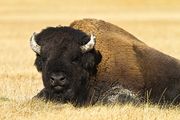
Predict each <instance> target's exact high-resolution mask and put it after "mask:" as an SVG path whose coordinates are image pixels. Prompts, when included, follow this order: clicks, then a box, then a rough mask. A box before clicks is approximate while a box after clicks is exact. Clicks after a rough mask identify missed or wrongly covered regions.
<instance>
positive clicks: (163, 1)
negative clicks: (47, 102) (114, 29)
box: [0, 0, 180, 100]
mask: <svg viewBox="0 0 180 120" xmlns="http://www.w3.org/2000/svg"><path fill="white" fill-rule="evenodd" d="M83 18H96V19H102V20H105V21H107V22H110V23H112V24H115V25H117V26H119V27H121V28H123V29H125V30H126V31H128V32H130V33H131V34H133V35H135V36H136V37H137V38H139V39H140V40H142V41H143V42H145V43H146V44H148V45H149V46H151V47H153V48H156V49H158V50H160V51H162V52H164V53H166V54H169V55H171V56H173V57H176V58H179V59H180V0H0V45H1V46H0V86H1V87H0V91H2V92H0V96H4V97H7V98H10V99H17V100H20V99H24V98H28V99H29V98H31V97H32V96H34V95H35V94H36V93H37V91H39V90H40V89H41V88H42V87H43V85H42V81H41V75H40V74H39V73H38V72H37V71H36V69H35V67H34V66H33V63H34V59H35V54H34V52H33V51H32V50H31V48H30V47H29V39H30V37H31V35H32V33H33V32H40V31H41V29H43V28H46V27H48V26H57V25H69V24H70V23H71V22H73V21H74V20H77V19H83Z"/></svg>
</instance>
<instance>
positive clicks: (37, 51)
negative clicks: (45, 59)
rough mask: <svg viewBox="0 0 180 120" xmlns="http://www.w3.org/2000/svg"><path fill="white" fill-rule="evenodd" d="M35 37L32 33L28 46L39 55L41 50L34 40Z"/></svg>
mask: <svg viewBox="0 0 180 120" xmlns="http://www.w3.org/2000/svg"><path fill="white" fill-rule="evenodd" d="M35 36H36V33H33V35H32V37H31V39H30V46H31V49H32V50H33V51H34V52H35V53H37V54H39V55H40V50H41V46H39V45H38V44H37V42H36V40H35Z"/></svg>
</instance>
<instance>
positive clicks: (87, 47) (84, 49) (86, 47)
mask: <svg viewBox="0 0 180 120" xmlns="http://www.w3.org/2000/svg"><path fill="white" fill-rule="evenodd" d="M95 43H96V37H95V36H94V35H92V34H91V38H90V41H89V42H88V43H87V44H85V45H83V46H81V50H82V52H83V53H85V52H88V51H90V50H92V49H93V48H94V46H95Z"/></svg>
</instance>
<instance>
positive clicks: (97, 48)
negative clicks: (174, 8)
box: [30, 19, 180, 105]
mask: <svg viewBox="0 0 180 120" xmlns="http://www.w3.org/2000/svg"><path fill="white" fill-rule="evenodd" d="M30 45H31V48H32V50H33V51H34V52H35V53H36V60H35V66H36V67H37V70H38V71H39V72H42V79H43V84H44V89H43V90H42V91H41V92H40V93H38V94H37V95H36V96H35V98H43V99H46V100H54V101H59V102H62V103H66V102H70V103H73V104H75V105H85V104H95V103H116V102H119V103H125V102H133V103H134V102H135V103H136V102H139V101H145V98H147V94H148V99H149V100H150V101H151V102H153V103H158V102H161V103H164V102H166V103H180V61H179V60H177V59H175V58H173V57H170V56H168V55H166V54H163V53H161V52H159V51H157V50H155V49H153V48H151V47H149V46H147V45H146V44H145V43H143V42H141V41H140V40H138V39H137V38H136V37H134V36H133V35H131V34H130V33H128V32H126V31H125V30H123V29H121V28H119V27H117V26H115V25H113V24H110V23H107V22H104V21H102V20H96V19H83V20H78V21H74V22H73V23H71V25H70V26H68V27H63V26H58V27H49V28H46V29H43V30H42V31H41V32H40V33H38V34H37V33H34V34H33V35H32V37H31V40H30Z"/></svg>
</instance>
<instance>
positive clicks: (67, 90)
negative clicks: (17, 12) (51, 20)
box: [30, 27, 102, 102]
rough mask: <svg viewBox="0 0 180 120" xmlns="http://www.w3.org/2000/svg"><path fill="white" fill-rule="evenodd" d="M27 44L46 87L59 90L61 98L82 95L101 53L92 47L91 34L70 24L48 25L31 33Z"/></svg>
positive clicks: (65, 98) (92, 38)
mask: <svg viewBox="0 0 180 120" xmlns="http://www.w3.org/2000/svg"><path fill="white" fill-rule="evenodd" d="M30 45H31V48H32V50H33V51H34V52H36V60H35V66H36V68H37V70H38V71H39V72H42V78H43V84H44V87H45V88H46V89H48V90H51V91H53V92H54V93H56V94H57V93H58V94H59V95H60V96H61V97H62V98H61V99H62V100H63V102H65V101H72V100H76V101H77V100H78V99H79V100H80V99H82V97H85V96H83V95H85V92H86V89H87V88H86V84H87V82H88V80H89V79H90V77H91V76H94V75H95V74H96V72H97V65H98V64H99V63H100V61H101V57H102V56H101V54H100V53H99V52H98V51H96V50H95V48H94V45H95V37H94V36H93V35H91V36H88V35H87V34H85V33H84V32H82V31H80V30H75V29H73V28H70V27H49V28H46V29H44V30H42V31H41V32H40V33H39V34H35V33H34V34H33V36H32V37H31V40H30Z"/></svg>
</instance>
